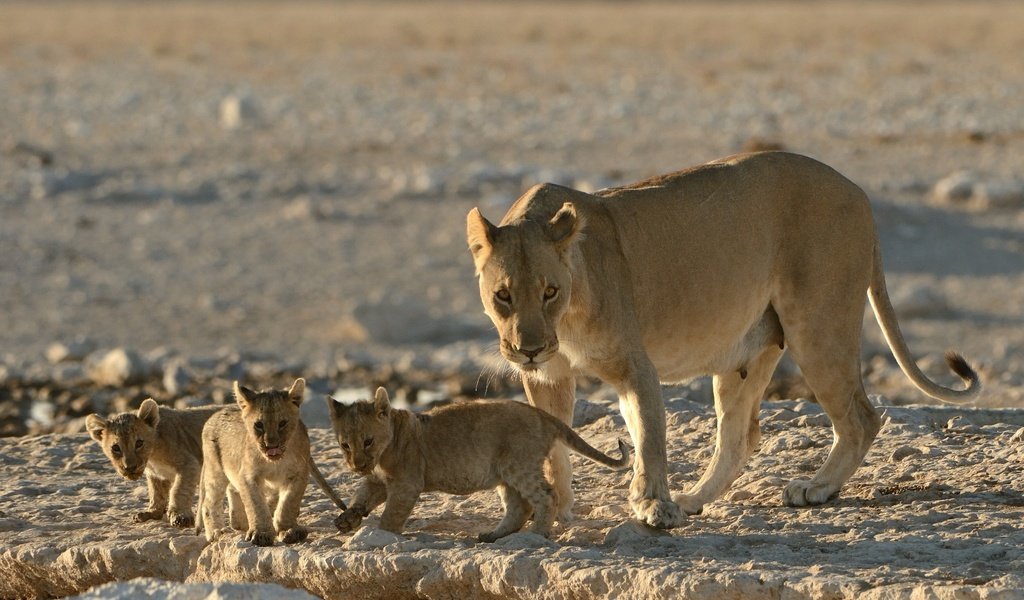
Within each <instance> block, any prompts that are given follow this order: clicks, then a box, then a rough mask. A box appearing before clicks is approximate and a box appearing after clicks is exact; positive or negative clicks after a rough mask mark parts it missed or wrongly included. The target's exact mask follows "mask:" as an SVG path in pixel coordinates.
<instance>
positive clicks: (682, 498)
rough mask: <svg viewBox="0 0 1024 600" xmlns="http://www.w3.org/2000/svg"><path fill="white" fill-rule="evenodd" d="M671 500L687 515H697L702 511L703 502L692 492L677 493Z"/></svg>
mask: <svg viewBox="0 0 1024 600" xmlns="http://www.w3.org/2000/svg"><path fill="white" fill-rule="evenodd" d="M672 501H673V502H675V503H676V504H678V505H679V508H680V509H682V511H683V512H684V513H685V514H687V515H699V514H700V513H702V512H704V504H703V503H702V502H701V501H700V498H698V497H697V496H695V495H693V494H677V495H675V496H673V497H672Z"/></svg>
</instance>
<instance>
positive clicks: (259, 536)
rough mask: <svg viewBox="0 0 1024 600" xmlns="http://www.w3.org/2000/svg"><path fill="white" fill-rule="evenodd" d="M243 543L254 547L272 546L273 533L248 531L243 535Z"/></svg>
mask: <svg viewBox="0 0 1024 600" xmlns="http://www.w3.org/2000/svg"><path fill="white" fill-rule="evenodd" d="M245 541H247V542H252V543H253V544H254V545H256V546H273V545H274V533H273V532H271V531H258V530H256V529H250V530H249V531H247V532H246V534H245Z"/></svg>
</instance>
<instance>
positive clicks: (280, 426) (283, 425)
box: [277, 419, 288, 430]
mask: <svg viewBox="0 0 1024 600" xmlns="http://www.w3.org/2000/svg"><path fill="white" fill-rule="evenodd" d="M286 425H288V419H285V420H284V421H281V422H280V423H279V424H278V426H277V429H278V430H282V429H284V428H285V426H286Z"/></svg>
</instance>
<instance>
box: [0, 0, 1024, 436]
mask: <svg viewBox="0 0 1024 600" xmlns="http://www.w3.org/2000/svg"><path fill="white" fill-rule="evenodd" d="M774 148H782V149H786V150H790V151H794V152H799V153H802V154H807V155H810V156H813V157H815V158H817V159H819V160H821V161H823V162H825V163H827V164H829V165H831V166H833V167H835V168H836V169H837V170H839V171H840V172H842V173H843V174H845V175H846V176H848V177H849V178H851V179H852V180H854V181H855V182H857V183H859V184H860V185H861V186H862V187H864V189H865V190H866V191H867V192H868V194H869V195H870V196H871V198H872V201H873V202H874V205H875V215H876V220H877V222H878V226H879V229H880V233H881V236H882V241H883V253H884V259H885V263H886V268H887V277H888V281H889V286H890V292H891V294H892V296H893V301H894V304H895V305H896V308H897V311H898V313H899V315H900V318H901V325H902V328H903V331H904V333H905V334H906V336H907V338H908V342H909V344H910V348H911V350H912V351H913V352H914V353H915V355H916V356H917V357H919V358H920V360H921V364H922V366H923V367H924V368H925V369H926V372H928V373H929V374H930V375H931V376H932V377H933V378H936V379H938V380H939V381H941V382H943V383H945V384H947V385H949V384H953V383H955V378H953V377H952V376H951V375H950V374H949V373H948V372H947V370H946V368H945V366H944V365H943V364H942V360H941V356H942V353H943V352H944V351H945V350H946V349H950V348H953V349H957V350H959V351H961V352H963V353H965V355H966V356H967V357H968V358H969V360H971V361H972V363H973V364H975V365H976V366H977V367H978V369H979V371H980V372H981V373H982V375H983V377H984V380H985V385H986V387H987V392H986V394H985V396H984V399H983V400H982V404H984V405H988V406H1022V405H1024V391H1022V384H1024V359H1022V353H1024V168H1022V167H1024V158H1022V157H1024V6H1022V5H1020V4H1017V3H1002V2H971V3H964V4H956V3H949V4H944V3H938V4H936V3H917V2H915V3H909V4H883V3H866V4H865V3H859V2H828V3H814V2H795V3H766V4H762V3H747V2H735V3H733V2H730V3H721V4H712V3H707V4H704V3H682V4H648V3H589V2H566V3H560V2H554V3H551V2H549V3H544V4H520V3H461V2H453V3H326V2H323V3H317V2H288V3H270V2H216V3H198V2H196V3H186V2H182V3H178V2H175V3H159V4H158V3H135V2H123V3H122V2H92V1H89V2H75V3H63V2H47V3H17V2H15V3H9V2H5V3H2V4H0V434H5V435H20V434H24V433H33V432H43V431H49V430H54V429H56V430H67V431H74V430H77V429H79V428H80V427H81V418H82V417H83V416H84V415H86V414H88V413H90V412H93V411H99V412H107V411H109V410H115V409H117V410H120V409H125V408H129V407H133V406H137V405H138V402H140V401H141V400H142V399H143V398H144V397H146V396H148V395H153V396H156V397H157V398H158V399H159V400H161V401H163V402H167V403H177V404H179V405H188V404H194V403H201V402H206V401H209V399H210V398H211V397H212V398H213V399H215V400H217V401H223V399H224V393H225V390H227V389H228V385H229V383H228V382H230V380H231V379H235V378H244V379H246V380H249V381H253V382H256V383H262V384H271V383H280V382H283V381H284V380H285V379H287V378H290V377H293V376H295V375H299V374H302V375H305V376H307V377H309V378H310V380H311V387H312V389H313V390H314V391H321V392H326V391H330V390H332V389H334V388H335V387H338V386H345V385H350V386H353V387H355V388H357V389H358V388H361V387H364V386H366V385H370V384H378V383H385V384H388V385H390V386H392V387H396V388H400V389H399V391H400V394H399V396H400V397H403V398H405V399H406V400H407V401H408V402H416V401H426V400H431V399H444V398H449V397H455V396H467V395H492V396H493V395H495V394H517V393H521V389H520V388H519V385H518V383H516V382H515V381H513V380H510V379H508V378H507V377H506V376H504V375H503V374H502V372H501V368H500V364H499V363H498V361H496V360H495V356H496V355H495V351H494V342H495V334H494V332H493V330H492V328H491V326H490V324H489V322H488V321H487V319H486V317H485V316H484V315H483V313H482V309H481V307H480V301H479V297H478V293H477V290H476V282H475V280H474V277H473V269H472V263H471V260H470V257H469V254H468V252H467V251H466V248H465V240H464V231H465V214H466V212H467V211H468V210H469V209H470V208H472V207H473V206H480V207H481V209H482V210H483V212H484V214H485V215H486V216H488V217H489V218H491V219H493V220H497V219H499V218H500V217H501V215H502V214H503V213H504V211H505V209H506V208H507V207H508V206H509V205H510V204H511V202H512V201H513V200H514V199H515V198H516V197H517V196H518V195H519V194H520V193H521V192H522V191H524V190H525V189H526V188H527V187H528V186H530V185H532V184H534V183H538V182H543V181H551V182H555V183H561V184H566V185H571V186H575V187H578V188H580V189H585V190H594V189H598V188H601V187H607V186H609V185H614V184H618V183H624V182H628V181H633V180H637V179H640V178H644V177H647V176H650V175H653V174H657V173H663V172H668V171H673V170H678V169H681V168H684V167H687V166H690V165H693V164H698V163H701V162H705V161H708V160H711V159H714V158H718V157H720V156H724V155H728V154H731V153H735V152H739V151H744V150H756V149H774ZM680 235H685V232H680ZM868 314H870V313H868ZM864 368H865V374H866V377H867V385H868V389H869V393H877V394H884V395H886V397H887V398H888V399H889V401H891V402H896V403H908V402H924V401H927V398H926V397H925V396H923V395H922V394H920V393H919V392H917V391H916V390H915V389H914V388H913V387H912V386H911V385H910V384H909V382H908V381H907V380H906V378H905V377H904V376H903V375H902V374H901V373H900V372H899V370H898V368H897V367H896V366H895V362H894V361H893V359H892V357H891V355H890V354H889V351H888V349H887V348H886V346H885V345H884V342H883V341H882V339H881V335H880V333H879V331H878V328H877V326H876V325H875V324H874V320H873V318H868V319H866V320H865V338H864ZM783 371H784V372H783V373H780V377H779V378H778V382H777V384H776V386H775V387H774V388H773V391H772V393H773V395H775V396H778V397H800V396H804V397H806V396H807V395H808V394H809V391H807V390H806V389H804V388H802V387H801V384H800V382H799V376H798V374H797V373H795V372H793V370H792V367H789V368H786V367H785V365H784V367H783ZM581 393H582V394H584V395H587V394H590V395H593V396H599V397H603V398H610V392H609V391H608V390H606V389H603V388H601V387H599V386H597V385H590V386H583V388H582V392H581ZM680 393H691V394H694V395H697V396H705V397H706V396H707V394H708V385H707V383H706V382H703V381H698V382H695V383H694V384H692V385H691V386H689V387H687V388H685V389H684V390H683V391H682V392H680Z"/></svg>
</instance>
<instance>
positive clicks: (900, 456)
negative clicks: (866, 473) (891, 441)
mask: <svg viewBox="0 0 1024 600" xmlns="http://www.w3.org/2000/svg"><path fill="white" fill-rule="evenodd" d="M920 455H921V450H920V449H918V448H914V447H913V446H900V447H899V448H896V449H895V450H893V451H892V454H890V455H889V462H900V461H902V460H905V459H907V458H910V457H911V456H920Z"/></svg>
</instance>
